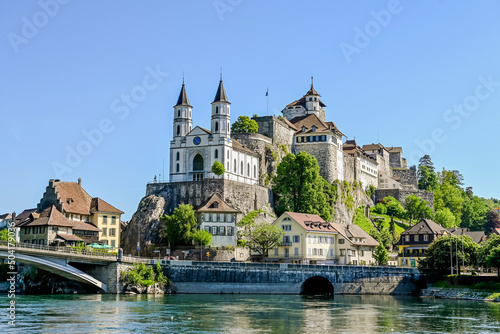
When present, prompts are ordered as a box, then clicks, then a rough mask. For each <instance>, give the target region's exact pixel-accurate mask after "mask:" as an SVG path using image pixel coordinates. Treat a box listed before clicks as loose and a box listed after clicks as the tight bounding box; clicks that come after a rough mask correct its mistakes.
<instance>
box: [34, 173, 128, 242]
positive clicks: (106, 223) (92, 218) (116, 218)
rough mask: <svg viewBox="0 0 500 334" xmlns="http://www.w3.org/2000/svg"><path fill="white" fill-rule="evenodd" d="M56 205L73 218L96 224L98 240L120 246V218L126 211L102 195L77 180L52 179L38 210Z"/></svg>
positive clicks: (73, 219)
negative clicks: (94, 195)
mask: <svg viewBox="0 0 500 334" xmlns="http://www.w3.org/2000/svg"><path fill="white" fill-rule="evenodd" d="M52 206H55V207H56V209H57V210H58V211H59V212H61V213H62V214H63V215H64V216H65V218H67V219H69V220H71V221H77V222H85V223H92V224H94V225H95V226H96V227H97V228H98V229H99V230H100V232H99V242H101V243H105V244H107V245H110V246H112V247H120V232H121V227H120V221H121V215H122V214H123V211H121V210H119V209H117V208H116V207H114V206H112V205H111V204H109V203H108V202H106V201H104V200H103V199H101V198H99V197H94V198H93V197H92V196H90V195H89V194H88V193H87V192H86V191H85V190H84V189H83V188H82V182H81V179H78V182H63V181H60V180H49V185H48V186H47V188H46V190H45V192H44V194H43V197H42V199H41V200H40V203H39V204H38V206H37V212H42V211H43V210H45V209H46V208H48V207H52Z"/></svg>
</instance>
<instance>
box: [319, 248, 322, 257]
mask: <svg viewBox="0 0 500 334" xmlns="http://www.w3.org/2000/svg"><path fill="white" fill-rule="evenodd" d="M318 255H319V256H323V248H319V249H318Z"/></svg>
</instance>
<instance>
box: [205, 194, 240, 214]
mask: <svg viewBox="0 0 500 334" xmlns="http://www.w3.org/2000/svg"><path fill="white" fill-rule="evenodd" d="M196 211H197V212H231V213H239V212H241V211H238V210H235V209H233V208H232V207H231V206H229V204H227V203H226V202H224V200H223V199H222V198H221V197H220V196H219V194H217V193H215V194H213V195H212V196H211V197H210V198H209V199H208V200H207V201H206V202H205V203H204V204H202V205H201V206H200V208H199V209H198V210H196Z"/></svg>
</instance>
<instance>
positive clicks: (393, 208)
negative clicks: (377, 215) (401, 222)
mask: <svg viewBox="0 0 500 334" xmlns="http://www.w3.org/2000/svg"><path fill="white" fill-rule="evenodd" d="M383 203H384V205H385V207H386V208H387V214H388V215H389V216H392V217H402V216H404V214H405V209H404V208H403V207H402V206H401V204H399V202H398V200H397V199H395V198H394V197H392V196H387V197H384V199H383Z"/></svg>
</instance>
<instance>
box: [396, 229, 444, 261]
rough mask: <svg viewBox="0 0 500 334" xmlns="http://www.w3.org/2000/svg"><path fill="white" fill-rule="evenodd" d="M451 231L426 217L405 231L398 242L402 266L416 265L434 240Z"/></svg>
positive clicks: (399, 258) (399, 259)
mask: <svg viewBox="0 0 500 334" xmlns="http://www.w3.org/2000/svg"><path fill="white" fill-rule="evenodd" d="M450 234H451V233H450V232H449V231H448V230H446V229H445V228H444V227H443V226H441V225H439V224H437V223H435V222H434V221H432V220H429V219H424V220H422V221H421V222H419V223H417V224H415V225H413V226H412V227H410V228H409V229H407V230H406V231H404V232H403V233H401V238H400V240H399V242H398V248H399V255H398V265H399V266H400V267H416V266H417V265H418V261H419V260H420V259H422V258H423V257H425V256H426V255H425V253H426V251H427V249H428V248H429V245H430V244H432V242H433V241H434V240H436V239H437V238H439V237H440V236H443V235H450Z"/></svg>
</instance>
